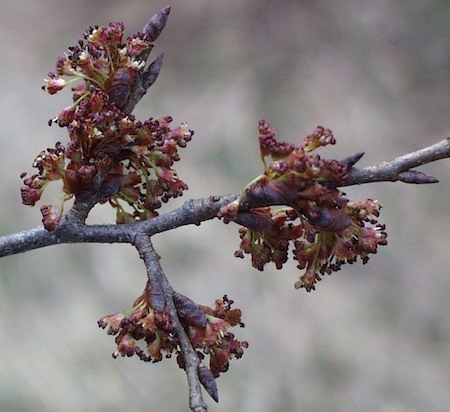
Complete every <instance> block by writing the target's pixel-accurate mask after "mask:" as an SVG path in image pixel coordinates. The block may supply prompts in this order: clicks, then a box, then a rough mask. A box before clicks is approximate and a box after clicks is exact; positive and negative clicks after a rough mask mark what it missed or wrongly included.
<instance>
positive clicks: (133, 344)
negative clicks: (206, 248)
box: [98, 283, 248, 378]
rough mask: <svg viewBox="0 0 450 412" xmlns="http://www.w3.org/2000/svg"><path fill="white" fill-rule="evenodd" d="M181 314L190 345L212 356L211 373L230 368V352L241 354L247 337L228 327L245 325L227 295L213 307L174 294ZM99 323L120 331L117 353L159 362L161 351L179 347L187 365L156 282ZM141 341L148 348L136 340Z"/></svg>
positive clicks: (168, 353) (175, 350)
mask: <svg viewBox="0 0 450 412" xmlns="http://www.w3.org/2000/svg"><path fill="white" fill-rule="evenodd" d="M174 303H175V307H176V309H177V313H178V317H179V319H180V321H181V323H182V325H183V327H184V329H185V331H186V334H187V336H188V337H189V339H190V341H191V344H192V346H193V347H194V349H196V350H197V351H198V355H199V357H200V358H201V359H204V358H205V357H206V356H209V360H210V361H209V368H210V372H211V374H212V376H213V377H214V378H215V377H218V376H219V374H220V373H221V372H226V371H227V370H228V367H229V363H230V360H231V359H232V357H235V358H240V357H241V356H242V355H243V351H244V348H247V347H248V343H247V342H246V341H242V342H240V341H238V340H236V339H235V337H234V334H233V333H231V332H229V330H230V329H231V328H232V327H234V326H241V327H243V326H244V324H243V323H242V322H241V311H240V310H239V309H232V308H231V306H232V304H233V301H232V300H229V299H228V298H227V296H224V297H223V298H222V299H217V300H216V301H215V302H214V305H213V306H212V307H207V306H203V305H198V304H196V303H195V302H193V301H192V300H191V299H189V298H187V297H186V296H183V295H181V294H179V293H175V294H174ZM98 324H99V326H100V327H101V328H103V329H104V328H106V327H107V326H108V334H109V335H116V339H115V341H116V343H117V351H116V352H115V353H114V354H113V356H114V357H118V356H119V355H121V356H133V355H137V356H138V357H139V358H140V359H141V360H143V361H145V362H159V361H161V360H162V358H163V354H165V356H166V357H167V358H169V357H171V355H172V354H173V353H176V354H177V355H178V356H177V362H178V365H179V366H180V368H183V369H184V368H185V363H184V358H183V356H182V355H181V349H180V346H179V345H180V343H179V340H178V337H177V336H176V335H175V333H174V327H173V324H172V318H171V316H170V314H169V312H168V309H167V306H166V301H165V299H164V297H163V296H162V294H161V293H160V291H159V289H158V287H155V285H150V284H149V283H148V284H147V288H146V291H145V292H144V293H143V294H142V295H141V296H140V297H139V298H138V299H137V300H136V301H135V303H134V305H133V307H132V308H131V309H130V310H128V311H126V312H124V313H115V314H112V315H109V316H105V317H103V318H102V319H100V320H99V322H98ZM139 341H142V342H143V343H144V345H145V349H142V348H141V347H140V346H139V344H138V342H139Z"/></svg>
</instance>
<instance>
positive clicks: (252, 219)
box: [218, 120, 387, 291]
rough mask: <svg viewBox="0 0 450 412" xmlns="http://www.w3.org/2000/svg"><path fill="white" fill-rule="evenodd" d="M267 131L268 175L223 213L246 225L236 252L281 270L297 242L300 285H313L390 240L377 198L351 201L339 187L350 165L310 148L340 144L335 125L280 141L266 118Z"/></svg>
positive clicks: (263, 129) (262, 126) (263, 145)
mask: <svg viewBox="0 0 450 412" xmlns="http://www.w3.org/2000/svg"><path fill="white" fill-rule="evenodd" d="M259 133H260V137H259V141H260V149H261V157H262V159H263V162H264V166H265V171H264V174H262V175H261V176H259V177H258V178H256V179H255V180H253V181H252V182H251V183H250V184H249V185H248V186H247V187H246V188H245V189H244V191H243V192H242V194H241V195H240V196H239V198H238V199H237V200H236V201H235V202H233V203H230V204H229V205H227V206H225V207H223V208H222V209H221V210H220V212H219V215H218V216H219V217H221V218H222V219H223V220H224V222H225V223H228V222H230V221H235V222H236V223H239V224H241V225H243V226H244V227H243V228H241V229H240V230H239V234H240V238H241V244H240V248H239V250H238V251H237V252H236V253H235V256H236V257H240V258H243V257H244V254H250V255H251V258H252V264H253V266H254V267H255V268H257V269H259V270H263V268H264V265H265V264H266V263H269V262H274V263H275V265H276V267H277V269H281V268H282V266H283V264H284V263H285V262H286V261H287V260H288V253H289V248H290V246H292V247H293V250H294V259H295V260H297V261H298V268H299V269H305V274H304V275H303V276H301V277H300V279H299V281H298V282H296V284H295V287H296V288H301V287H304V288H305V289H306V290H307V291H310V290H312V289H315V283H316V281H318V280H320V279H321V276H322V275H323V274H325V273H328V274H329V273H331V272H332V271H336V270H339V269H340V267H341V265H342V264H344V263H353V262H355V261H356V260H357V257H358V256H359V257H360V258H361V260H362V261H363V263H366V262H367V261H368V259H369V257H368V255H369V254H370V253H376V252H377V247H378V245H386V244H387V241H386V237H387V234H386V232H385V231H384V229H385V226H384V225H382V224H378V223H377V218H378V216H379V209H380V206H379V205H378V204H377V202H376V201H373V200H371V199H368V200H366V201H363V202H358V201H350V200H349V199H347V198H346V197H345V194H344V193H342V192H341V191H339V190H338V189H337V188H336V187H335V186H336V185H338V184H339V183H343V182H344V181H345V179H346V178H347V176H348V169H349V165H348V164H347V163H343V162H339V161H337V160H328V159H322V158H321V157H320V156H319V155H317V154H311V153H310V152H311V151H313V150H315V149H316V148H318V147H320V146H326V145H329V144H334V143H335V139H334V136H333V134H332V132H331V130H329V129H325V128H323V127H322V126H318V127H317V128H316V130H314V132H313V133H312V134H310V135H308V136H307V137H306V138H305V139H304V141H303V142H302V144H300V145H297V146H296V145H293V144H290V143H286V142H279V141H278V140H277V139H276V134H275V130H274V129H273V128H272V127H271V126H270V125H269V124H267V123H266V122H265V121H264V120H262V121H260V123H259ZM267 157H269V158H270V162H269V163H267V161H266V158H267ZM350 167H351V166H350Z"/></svg>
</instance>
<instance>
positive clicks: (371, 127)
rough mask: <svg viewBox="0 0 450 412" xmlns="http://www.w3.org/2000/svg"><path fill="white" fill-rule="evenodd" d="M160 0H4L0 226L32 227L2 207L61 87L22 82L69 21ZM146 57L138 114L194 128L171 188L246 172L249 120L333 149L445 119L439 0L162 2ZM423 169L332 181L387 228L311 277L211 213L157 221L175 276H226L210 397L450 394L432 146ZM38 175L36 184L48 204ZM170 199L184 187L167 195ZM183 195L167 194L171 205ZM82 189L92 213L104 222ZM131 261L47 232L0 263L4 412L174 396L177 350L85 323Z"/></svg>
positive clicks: (377, 148)
mask: <svg viewBox="0 0 450 412" xmlns="http://www.w3.org/2000/svg"><path fill="white" fill-rule="evenodd" d="M166 1H167V0H164V1H156V0H155V1H143V0H130V1H119V0H117V1H106V0H96V1H91V0H89V1H88V0H81V1H77V2H75V1H69V0H59V1H57V0H34V1H33V0H23V1H20V2H18V1H13V0H1V2H0V52H1V56H2V58H1V66H0V70H1V75H0V90H1V92H0V104H1V110H0V124H1V131H0V141H1V147H2V151H1V162H0V173H1V176H2V184H1V187H0V195H1V201H2V210H1V213H0V233H1V234H8V233H12V232H16V231H19V230H23V229H27V228H31V227H35V226H37V225H39V224H40V216H39V207H35V208H31V209H30V208H28V207H25V206H22V205H21V203H20V194H19V187H20V183H21V182H20V179H19V174H20V173H21V172H22V171H25V170H26V171H31V170H32V169H31V163H32V161H33V159H34V157H35V156H36V154H37V153H38V152H39V151H40V150H41V149H42V148H46V147H49V146H52V145H53V144H54V142H55V141H57V140H61V141H63V142H65V141H66V139H67V137H66V134H65V131H64V130H63V129H60V128H58V127H56V126H53V127H51V128H49V127H48V126H47V120H48V119H49V118H51V117H53V116H54V115H56V114H57V113H58V111H59V110H60V109H61V108H63V107H65V106H67V105H68V104H69V101H70V94H69V93H68V92H65V93H64V92H63V93H61V94H60V95H57V96H54V97H50V96H49V95H46V94H44V93H43V92H42V91H41V90H40V87H41V85H42V83H43V78H44V77H46V73H47V72H48V71H49V70H53V68H54V62H55V60H56V57H57V56H58V55H59V54H61V53H62V52H64V51H65V50H66V49H67V47H68V46H69V45H71V44H74V43H75V42H76V41H77V40H78V39H79V38H80V37H81V33H82V32H83V30H84V29H85V28H87V27H88V26H90V25H95V24H100V25H101V24H107V23H108V22H109V21H112V20H123V21H124V22H125V25H126V28H127V30H128V31H127V33H128V34H131V33H132V32H134V31H137V30H139V29H140V28H142V27H143V25H144V24H145V23H146V21H147V20H148V19H149V18H150V17H151V16H152V15H153V14H154V13H156V12H157V11H158V10H159V9H160V8H162V7H163V6H165V5H166V4H167V3H166ZM171 5H172V13H171V15H170V18H169V21H168V24H167V26H166V29H165V30H164V32H163V33H162V35H161V37H160V39H159V40H158V42H157V47H156V49H155V51H154V56H156V54H157V53H159V52H162V51H164V52H165V53H166V57H165V63H164V66H163V70H162V73H161V75H160V78H159V79H158V81H157V83H156V84H155V86H154V87H152V89H151V91H150V93H149V94H148V95H147V96H146V97H145V98H144V100H143V101H142V103H141V105H140V106H139V109H138V110H137V111H136V115H137V116H138V118H141V119H146V118H148V117H150V116H159V115H165V114H170V115H172V116H173V117H174V118H175V123H178V122H181V121H185V120H186V121H188V122H189V125H190V127H191V128H193V129H194V130H195V132H196V134H195V137H194V140H193V141H192V142H191V144H190V145H189V146H188V149H186V150H185V151H184V153H183V156H182V161H181V162H180V163H179V165H178V170H179V174H180V177H181V178H183V179H184V180H185V181H187V182H188V183H189V184H190V187H191V189H190V191H189V192H187V193H186V196H185V199H186V198H190V197H192V198H197V197H205V196H209V195H212V194H225V193H229V192H232V191H238V190H239V189H240V188H242V187H243V185H244V184H245V183H246V182H248V181H249V180H251V179H252V178H253V177H254V176H256V175H257V174H259V173H260V172H261V170H262V165H261V163H260V160H259V156H258V143H257V126H256V125H257V121H258V119H260V118H262V117H264V118H266V119H267V120H268V121H269V122H270V123H272V124H273V126H274V127H275V128H276V129H277V131H278V133H279V136H280V138H282V139H286V140H290V141H293V142H298V141H299V139H300V138H301V137H303V136H304V135H305V134H307V133H309V132H310V131H312V130H313V129H314V127H315V126H316V125H318V124H323V125H325V126H326V127H329V128H331V129H332V130H333V132H334V134H335V136H336V137H337V140H338V144H337V146H335V147H333V148H330V149H326V150H325V151H323V152H322V154H323V155H324V156H329V157H336V158H342V157H344V156H346V155H348V154H351V153H354V152H357V151H365V152H366V155H365V157H364V158H363V160H362V161H361V166H364V165H370V164H374V163H377V162H380V161H384V160H389V159H391V158H393V157H395V156H397V155H400V154H404V153H407V152H410V151H414V150H417V149H419V148H421V147H424V146H427V145H430V144H432V143H434V142H437V141H438V140H440V139H442V138H445V137H446V136H448V135H449V134H450V116H449V110H450V93H449V91H450V24H449V22H450V3H449V2H448V1H426V0H421V1H418V0H417V1H416V0H414V1H408V2H406V1H400V2H397V1H387V0H383V1H377V2H373V1H369V0H365V1H356V0H346V1H338V2H335V1H331V0H328V1H294V0H290V1H269V0H260V1H257V0H247V1H236V0H228V1H220V2H219V1H213V0H191V1H180V0H174V1H172V4H171ZM422 170H424V171H427V172H429V173H431V174H434V175H435V176H436V177H438V178H439V179H440V180H441V183H440V184H438V185H430V186H422V187H420V186H414V185H410V186H408V185H406V184H400V183H397V184H388V183H383V184H373V185H365V186H363V187H353V188H349V189H348V190H347V193H348V194H349V196H351V197H354V198H365V197H374V198H377V199H378V200H379V201H380V203H381V204H382V205H383V206H384V209H383V211H382V219H381V221H384V222H385V223H386V224H387V228H388V232H389V238H388V240H389V246H388V247H385V248H381V249H380V250H379V253H378V255H376V256H374V257H372V258H371V260H370V262H369V264H368V265H367V266H365V267H363V266H362V265H361V264H360V263H358V264H355V265H353V266H350V267H344V268H343V269H342V271H340V272H338V273H335V274H333V275H332V276H331V277H327V278H326V279H325V280H324V281H323V282H321V283H320V284H319V285H318V290H316V291H315V292H313V293H311V294H307V293H305V292H304V291H303V290H299V291H296V290H294V288H293V283H294V282H295V280H296V279H297V277H298V275H299V274H300V273H299V272H298V270H297V269H296V268H295V264H293V263H292V264H290V265H286V267H285V268H284V269H283V270H282V271H276V270H274V269H273V268H267V269H266V270H265V271H264V272H263V273H259V272H258V271H256V270H254V269H252V268H251V265H250V262H249V260H248V259H246V260H245V261H241V260H237V259H235V258H233V252H234V250H235V248H237V245H238V236H237V227H236V226H233V225H229V226H224V225H223V224H221V223H220V222H218V221H213V222H208V223H205V224H203V225H202V226H201V227H199V228H197V227H188V228H183V229H179V230H175V231H173V232H170V233H165V234H162V235H159V236H157V237H156V238H155V240H154V241H155V244H156V246H157V250H158V253H159V254H160V255H161V256H162V264H163V267H164V268H165V270H166V274H167V276H168V277H169V278H170V279H171V281H172V283H173V286H174V288H175V289H177V290H178V291H180V292H181V293H184V294H186V295H188V296H190V297H191V298H193V299H195V300H196V301H198V302H201V303H205V304H210V303H212V302H213V301H214V299H216V298H218V297H220V296H221V295H223V294H224V293H227V294H228V295H229V296H230V297H231V298H233V299H234V300H235V301H236V305H237V306H238V307H240V308H242V310H243V312H244V321H245V323H246V325H247V326H246V328H244V329H241V330H239V331H238V332H239V337H240V338H241V339H246V340H249V342H250V347H249V349H248V350H247V351H246V353H245V355H244V357H243V358H242V359H241V360H240V361H233V362H232V363H231V368H230V371H229V372H228V373H226V374H224V375H223V376H222V377H220V378H219V380H218V385H219V392H220V403H219V405H215V404H214V402H213V401H210V400H208V402H209V405H210V407H211V410H212V411H259V412H268V411H285V412H291V411H292V412H293V411H300V410H301V411H307V412H309V411H312V412H315V411H318V412H321V411H334V412H336V411H357V410H358V411H395V412H397V411H408V412H409V411H424V410H427V411H447V410H450V316H449V313H450V277H449V273H448V272H449V267H450V253H448V239H449V236H448V234H449V232H450V223H449V219H448V215H449V213H448V210H449V203H450V194H449V190H448V189H449V187H450V178H449V172H450V162H449V161H440V162H438V163H436V164H433V165H428V166H426V167H423V168H422ZM55 195H56V196H57V191H55V192H54V193H53V195H51V196H49V197H47V198H46V199H47V201H48V202H50V201H51V200H52V199H54V197H52V196H55ZM181 200H184V199H181ZM179 204H181V201H180V202H172V203H169V205H168V206H169V208H172V207H175V206H176V205H179ZM112 221H113V214H112V213H111V212H110V211H109V210H108V209H107V208H105V207H96V208H95V209H94V211H93V213H92V216H91V217H90V222H112ZM145 279H146V277H145V271H144V267H143V266H142V264H141V262H140V260H139V259H138V257H137V254H136V252H135V251H134V250H133V248H131V247H129V246H126V245H113V246H109V245H63V246H54V247H50V248H46V249H41V250H36V251H33V252H29V253H27V254H25V255H20V256H12V257H8V258H5V259H2V260H1V261H0V311H1V315H0V410H1V411H11V412H14V411H39V412H40V411H68V412H72V411H74V412H75V411H76V412H78V411H119V410H127V411H144V410H145V411H156V410H158V411H167V412H172V411H174V412H175V411H184V410H187V409H188V408H187V385H186V379H185V375H184V373H183V372H182V371H180V370H179V369H178V367H177V366H176V365H175V362H174V361H173V360H172V361H165V362H161V363H159V364H155V365H150V364H144V363H142V362H140V361H138V360H137V359H135V358H132V359H122V358H121V359H118V360H113V359H112V358H111V353H112V352H113V351H114V349H115V345H114V341H113V338H112V337H110V336H107V335H106V333H105V332H104V331H102V330H100V329H98V328H97V326H96V321H97V320H98V319H99V318H100V317H101V316H103V315H106V314H109V313H112V312H117V311H120V310H123V309H125V308H128V307H129V306H130V304H131V303H132V302H133V300H134V298H136V297H137V296H138V294H139V293H140V292H141V291H142V289H143V287H144V284H145Z"/></svg>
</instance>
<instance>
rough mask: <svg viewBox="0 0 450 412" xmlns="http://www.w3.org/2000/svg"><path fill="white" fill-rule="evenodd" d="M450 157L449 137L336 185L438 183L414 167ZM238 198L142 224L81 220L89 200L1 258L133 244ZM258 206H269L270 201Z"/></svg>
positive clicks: (188, 207)
mask: <svg viewBox="0 0 450 412" xmlns="http://www.w3.org/2000/svg"><path fill="white" fill-rule="evenodd" d="M448 157H450V138H446V139H444V140H442V141H440V142H438V143H436V144H434V145H432V146H428V147H425V148H423V149H420V150H417V151H415V152H412V153H408V154H405V155H403V156H399V157H397V158H396V159H394V160H391V161H389V162H382V163H379V164H377V165H374V166H369V167H364V168H361V169H358V168H355V167H352V168H351V169H350V172H349V176H348V179H347V180H346V181H345V182H343V183H340V184H338V185H337V186H352V185H360V184H363V183H374V182H395V181H402V182H405V183H434V182H437V179H435V178H432V177H431V176H428V175H425V174H422V173H421V172H416V171H414V170H411V169H412V168H415V167H417V166H421V165H424V164H426V163H432V162H435V161H437V160H440V159H444V158H448ZM412 172H415V173H414V174H413V175H412V179H408V178H407V177H406V178H405V176H408V173H409V174H411V173H412ZM424 176H425V177H424ZM237 197H238V194H236V193H233V194H229V195H225V196H210V197H208V198H204V199H194V200H188V201H186V202H185V203H184V204H183V206H181V207H179V208H177V209H175V210H173V211H171V212H168V213H166V214H164V215H161V216H157V217H155V218H153V219H150V220H148V221H145V222H142V223H137V224H125V225H85V224H83V223H80V222H83V219H84V218H85V214H86V211H89V210H90V208H91V202H89V205H87V207H86V208H85V209H83V211H82V214H83V216H82V217H81V218H78V217H75V216H78V215H77V213H78V212H77V211H73V208H72V209H71V210H70V211H69V212H68V214H67V215H66V216H67V218H66V219H65V220H64V221H63V223H62V224H61V226H60V227H59V228H58V229H57V230H55V231H54V232H48V231H46V230H45V229H44V228H42V227H40V228H35V229H31V230H26V231H23V232H19V233H15V234H11V235H8V236H3V237H0V257H4V256H9V255H14V254H17V253H23V252H26V251H29V250H33V249H38V248H41V247H45V246H50V245H55V244H59V243H133V242H134V239H135V238H136V236H137V235H138V234H140V233H141V234H142V233H145V234H147V235H154V234H156V233H161V232H165V231H168V230H171V229H175V228H177V227H180V226H186V225H191V224H194V225H200V223H201V222H204V221H206V220H210V219H213V218H214V217H216V215H217V213H218V211H219V209H220V208H221V207H222V206H225V205H227V204H228V203H230V202H232V201H234V200H235V199H236V198H237ZM259 206H261V207H262V206H270V204H267V205H259ZM74 208H75V206H74ZM69 216H70V217H69Z"/></svg>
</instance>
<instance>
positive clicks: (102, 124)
mask: <svg viewBox="0 0 450 412" xmlns="http://www.w3.org/2000/svg"><path fill="white" fill-rule="evenodd" d="M163 26H164V25H163V24H162V25H161V24H160V25H157V24H156V25H155V28H154V30H153V31H151V30H150V32H149V33H144V32H138V33H136V34H134V35H133V36H131V37H129V38H128V39H127V40H126V42H125V43H122V37H123V29H124V27H123V24H122V23H120V22H115V23H110V24H109V25H108V26H106V27H95V28H91V29H90V30H88V31H87V32H86V33H85V35H84V40H80V41H79V42H78V44H77V45H76V46H74V47H71V48H69V51H68V53H67V54H65V55H63V56H61V57H60V58H59V59H58V61H57V64H56V71H55V72H53V73H49V79H48V80H46V84H45V86H44V89H45V90H46V91H47V92H48V93H50V94H54V93H57V92H58V91H60V90H61V89H63V88H65V87H67V86H68V85H73V84H74V83H75V82H77V81H79V80H81V81H82V82H81V83H77V84H76V85H75V86H74V87H73V88H72V91H73V101H74V103H73V104H72V105H71V106H70V107H67V108H66V109H64V110H63V111H62V112H61V113H60V114H59V115H58V116H57V117H56V118H55V119H53V120H52V121H50V124H51V123H53V122H54V123H57V124H58V125H59V126H61V127H66V128H67V130H68V133H69V142H68V143H67V145H65V146H63V145H62V144H61V143H57V145H56V147H55V148H54V149H47V151H42V152H41V153H40V154H39V155H38V156H37V157H36V159H35V161H34V163H33V167H36V168H37V169H38V173H35V174H33V175H31V176H27V175H26V174H25V173H23V174H22V176H21V177H22V178H24V186H23V187H22V189H21V194H22V201H23V203H24V204H26V205H30V206H33V205H34V204H35V203H36V202H37V201H38V200H39V199H40V197H41V195H42V192H43V191H44V189H45V187H46V186H47V184H48V182H50V181H53V180H62V182H63V192H64V198H63V202H62V203H64V201H66V200H68V199H69V198H71V197H73V196H75V197H77V198H83V197H85V196H89V195H92V194H96V196H97V200H98V201H101V202H107V201H108V202H109V203H110V204H111V205H112V206H113V207H114V208H116V209H117V223H125V222H134V221H140V220H145V219H148V218H151V217H153V216H155V215H157V212H156V209H158V208H159V207H160V206H161V202H167V201H168V200H169V199H170V198H172V197H177V196H180V195H182V193H183V191H184V190H186V189H187V185H186V184H185V183H184V182H183V181H182V180H180V179H179V178H178V176H177V173H176V171H175V170H174V169H173V167H172V166H173V164H174V162H176V161H178V160H179V159H180V157H179V154H178V148H183V147H185V146H186V144H187V143H188V142H189V141H190V140H191V138H192V135H193V132H192V131H191V130H189V128H188V126H187V125H186V124H182V125H180V126H178V127H175V128H171V127H170V123H171V122H172V118H171V117H170V116H165V117H162V118H150V119H149V120H146V121H144V122H140V121H136V120H135V118H134V116H132V115H130V114H129V111H130V109H129V107H127V105H128V103H129V99H130V97H131V92H132V90H133V86H134V84H135V82H136V79H138V78H139V79H142V78H144V77H145V79H147V82H153V81H154V80H155V79H156V77H157V75H158V73H159V70H160V68H161V65H162V56H159V57H157V58H156V60H155V61H154V62H153V63H151V64H150V65H149V66H148V67H145V66H146V58H147V57H148V54H149V53H150V51H151V49H152V48H153V41H154V40H155V39H156V37H158V35H159V32H160V31H161V30H162V27H163ZM66 78H68V80H66ZM124 204H128V205H129V206H130V207H131V212H127V211H125V209H124ZM42 213H43V217H44V219H43V222H44V226H45V227H46V228H47V229H48V230H54V229H55V228H56V227H57V226H58V224H59V221H60V219H61V216H62V204H61V205H58V206H52V205H48V206H44V207H43V208H42Z"/></svg>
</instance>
